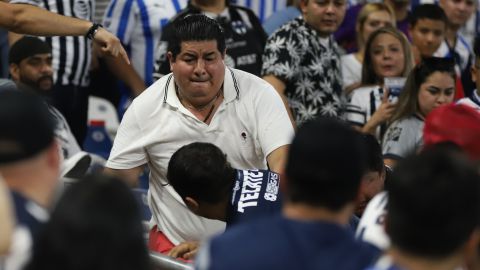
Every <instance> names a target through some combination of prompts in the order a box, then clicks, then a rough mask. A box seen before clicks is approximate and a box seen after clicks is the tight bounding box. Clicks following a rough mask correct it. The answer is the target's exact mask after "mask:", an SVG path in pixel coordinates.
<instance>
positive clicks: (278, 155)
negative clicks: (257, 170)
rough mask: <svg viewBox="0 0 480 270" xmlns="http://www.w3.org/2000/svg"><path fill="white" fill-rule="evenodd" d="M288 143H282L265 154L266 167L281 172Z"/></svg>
mask: <svg viewBox="0 0 480 270" xmlns="http://www.w3.org/2000/svg"><path fill="white" fill-rule="evenodd" d="M287 153H288V145H283V146H280V147H278V148H277V149H275V150H273V151H272V152H271V153H270V154H269V155H268V156H267V163H268V167H269V168H270V170H271V171H274V172H276V173H280V174H281V173H283V172H284V169H285V164H286V161H287Z"/></svg>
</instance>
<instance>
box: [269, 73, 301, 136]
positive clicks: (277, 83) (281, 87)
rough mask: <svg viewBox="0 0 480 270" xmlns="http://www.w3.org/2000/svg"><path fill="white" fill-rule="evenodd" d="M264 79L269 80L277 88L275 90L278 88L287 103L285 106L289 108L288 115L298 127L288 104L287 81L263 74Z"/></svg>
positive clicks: (284, 102)
mask: <svg viewBox="0 0 480 270" xmlns="http://www.w3.org/2000/svg"><path fill="white" fill-rule="evenodd" d="M263 79H264V80H265V81H267V82H268V83H269V84H271V85H272V86H273V88H275V90H277V92H278V93H279V94H280V97H281V98H282V101H283V104H284V105H285V108H286V109H287V112H288V117H290V121H291V122H292V125H293V126H294V127H296V124H295V119H294V118H293V113H292V110H291V109H290V106H289V105H288V100H287V97H286V96H285V89H286V88H287V86H286V85H285V83H284V82H283V81H282V80H280V79H279V78H277V77H276V76H274V75H266V76H263Z"/></svg>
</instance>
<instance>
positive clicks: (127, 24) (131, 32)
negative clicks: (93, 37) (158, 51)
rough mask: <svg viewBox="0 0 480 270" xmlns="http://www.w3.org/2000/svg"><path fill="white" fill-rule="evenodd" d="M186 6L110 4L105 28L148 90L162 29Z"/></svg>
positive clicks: (174, 0) (180, 1)
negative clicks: (127, 55) (126, 54)
mask: <svg viewBox="0 0 480 270" xmlns="http://www.w3.org/2000/svg"><path fill="white" fill-rule="evenodd" d="M186 5H187V0H168V1H158V0H111V2H110V4H109V6H108V7H107V9H106V13H105V17H104V26H105V27H106V28H107V29H108V30H109V31H110V32H112V33H114V34H115V35H116V36H117V37H118V38H119V39H120V41H121V42H122V43H123V44H124V46H125V47H126V49H127V51H128V53H129V56H130V59H131V60H132V64H133V67H134V68H135V70H136V71H137V72H138V74H139V75H140V76H141V77H142V78H143V79H144V81H145V84H146V85H147V86H148V85H151V84H152V83H153V77H152V74H153V64H154V60H155V57H154V53H155V48H156V47H157V45H158V41H159V40H160V36H161V32H162V28H163V26H164V25H166V24H167V22H168V20H169V19H170V18H172V17H173V16H175V14H177V12H178V11H180V10H181V9H183V8H184V7H185V6H186Z"/></svg>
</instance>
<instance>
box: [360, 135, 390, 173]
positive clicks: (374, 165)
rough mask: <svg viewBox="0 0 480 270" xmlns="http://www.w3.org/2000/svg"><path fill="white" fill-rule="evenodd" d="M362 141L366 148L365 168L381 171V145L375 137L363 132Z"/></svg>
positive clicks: (383, 166)
mask: <svg viewBox="0 0 480 270" xmlns="http://www.w3.org/2000/svg"><path fill="white" fill-rule="evenodd" d="M363 141H364V142H365V147H366V149H367V159H366V162H367V170H369V171H375V172H383V170H384V168H385V165H384V163H383V155H382V147H381V146H380V144H379V143H378V141H377V139H376V138H375V136H373V135H371V134H364V135H363Z"/></svg>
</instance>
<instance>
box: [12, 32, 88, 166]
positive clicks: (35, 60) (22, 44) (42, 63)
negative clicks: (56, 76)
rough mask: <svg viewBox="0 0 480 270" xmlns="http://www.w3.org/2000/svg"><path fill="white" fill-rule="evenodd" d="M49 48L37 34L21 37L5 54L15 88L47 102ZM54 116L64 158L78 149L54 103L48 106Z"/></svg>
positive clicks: (51, 70) (51, 76)
mask: <svg viewBox="0 0 480 270" xmlns="http://www.w3.org/2000/svg"><path fill="white" fill-rule="evenodd" d="M51 51H52V50H51V48H50V47H49V46H48V44H47V43H45V42H44V41H42V40H40V39H38V38H36V37H23V38H21V39H19V40H18V41H17V42H15V43H14V44H13V46H12V47H11V49H10V53H9V55H8V62H9V65H10V75H11V76H12V79H13V81H15V83H16V84H17V87H18V88H19V89H21V90H23V91H27V92H32V93H35V94H37V95H40V96H42V97H44V99H45V101H46V102H47V103H49V99H50V95H51V92H52V87H53V69H52V53H51ZM48 108H49V110H50V113H51V114H52V116H53V117H54V118H55V121H56V127H55V135H56V138H57V140H58V141H59V144H60V146H61V148H62V154H63V158H64V159H69V158H70V157H72V156H73V155H75V154H76V153H78V152H80V151H81V149H80V146H79V145H78V143H77V141H76V140H75V137H74V136H73V134H72V132H71V130H70V127H69V125H68V123H67V121H66V120H65V117H64V116H63V115H62V114H61V113H60V112H59V111H58V110H57V109H55V108H54V107H53V106H51V105H49V106H48Z"/></svg>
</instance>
